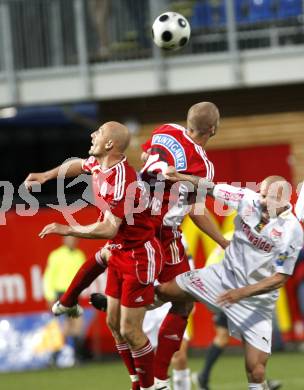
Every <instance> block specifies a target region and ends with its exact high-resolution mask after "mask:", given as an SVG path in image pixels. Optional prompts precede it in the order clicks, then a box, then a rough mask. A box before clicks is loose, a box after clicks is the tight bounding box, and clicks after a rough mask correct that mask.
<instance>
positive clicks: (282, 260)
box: [214, 184, 303, 306]
mask: <svg viewBox="0 0 304 390" xmlns="http://www.w3.org/2000/svg"><path fill="white" fill-rule="evenodd" d="M214 197H215V198H216V199H219V200H222V201H224V202H225V203H226V204H227V205H228V206H230V207H233V208H235V209H236V210H237V212H238V215H237V216H236V218H235V221H234V224H235V233H234V235H233V239H232V241H231V243H230V245H229V246H228V248H227V249H226V251H225V257H224V260H223V266H224V267H223V270H224V271H223V275H222V278H223V279H222V281H223V285H224V286H226V287H227V288H238V287H243V286H246V285H248V284H253V283H257V282H259V281H260V280H262V279H264V278H266V277H269V276H271V275H273V274H274V273H282V274H287V275H291V274H292V273H293V269H294V266H295V263H296V260H297V256H298V254H299V251H300V249H301V248H302V247H303V230H302V227H301V224H300V223H299V221H298V220H297V218H296V217H295V216H294V214H293V213H292V211H291V205H289V208H288V209H287V210H286V211H285V212H283V213H282V214H280V215H279V216H278V217H276V218H271V219H270V221H269V222H268V223H267V224H266V225H265V226H264V228H262V229H261V231H258V230H256V226H257V225H258V223H259V222H260V220H261V206H260V201H259V194H257V193H256V192H254V191H251V190H249V189H242V188H236V187H233V186H230V185H227V184H218V185H216V186H215V188H214ZM225 270H227V271H230V272H225ZM231 275H233V277H231ZM277 295H278V292H277V291H272V292H270V293H267V294H263V295H258V296H255V297H250V298H248V300H250V304H251V305H252V304H253V303H255V304H259V303H260V304H262V305H265V304H266V305H267V303H269V305H271V304H272V303H273V302H274V301H275V300H276V298H277ZM271 306H272V305H271Z"/></svg>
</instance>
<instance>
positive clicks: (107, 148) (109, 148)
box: [105, 139, 113, 151]
mask: <svg viewBox="0 0 304 390" xmlns="http://www.w3.org/2000/svg"><path fill="white" fill-rule="evenodd" d="M112 148H113V141H112V140H111V139H110V140H109V141H108V142H107V143H106V144H105V149H106V150H107V151H109V150H111V149H112Z"/></svg>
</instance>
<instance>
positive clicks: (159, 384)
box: [154, 378, 171, 390]
mask: <svg viewBox="0 0 304 390" xmlns="http://www.w3.org/2000/svg"><path fill="white" fill-rule="evenodd" d="M154 384H155V390H157V389H162V388H163V387H165V386H166V390H170V389H171V386H170V379H169V378H168V379H158V378H155V379H154Z"/></svg>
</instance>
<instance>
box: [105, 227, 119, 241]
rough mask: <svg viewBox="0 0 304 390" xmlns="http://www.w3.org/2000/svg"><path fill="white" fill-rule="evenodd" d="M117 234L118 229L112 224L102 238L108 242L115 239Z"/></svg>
mask: <svg viewBox="0 0 304 390" xmlns="http://www.w3.org/2000/svg"><path fill="white" fill-rule="evenodd" d="M117 232H118V228H117V227H116V226H114V225H112V224H109V225H108V227H107V230H106V232H105V234H104V238H106V239H108V240H112V239H113V238H115V236H116V234H117Z"/></svg>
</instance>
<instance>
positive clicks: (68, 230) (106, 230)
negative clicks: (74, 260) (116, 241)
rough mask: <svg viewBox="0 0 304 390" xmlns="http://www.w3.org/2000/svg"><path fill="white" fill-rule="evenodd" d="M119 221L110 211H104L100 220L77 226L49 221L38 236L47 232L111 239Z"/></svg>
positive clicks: (47, 233) (119, 223)
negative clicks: (103, 215)
mask: <svg viewBox="0 0 304 390" xmlns="http://www.w3.org/2000/svg"><path fill="white" fill-rule="evenodd" d="M121 222H122V219H120V218H118V217H116V216H115V215H114V214H112V213H111V212H109V211H106V212H105V217H104V220H103V221H102V222H95V223H93V224H90V225H77V226H69V225H61V224H59V223H51V224H49V225H46V226H45V227H44V228H43V229H42V231H41V232H40V233H39V237H40V238H44V237H45V236H47V235H49V234H58V235H60V236H73V237H79V238H91V239H103V238H104V239H112V238H114V237H115V236H116V234H117V232H118V229H119V226H120V225H121Z"/></svg>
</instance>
